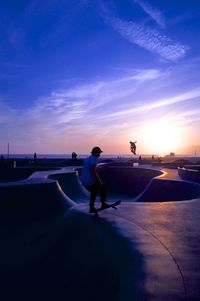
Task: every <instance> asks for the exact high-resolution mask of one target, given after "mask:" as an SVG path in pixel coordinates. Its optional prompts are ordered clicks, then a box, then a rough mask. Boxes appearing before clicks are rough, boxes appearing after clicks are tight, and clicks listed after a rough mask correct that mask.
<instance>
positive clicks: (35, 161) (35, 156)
mask: <svg viewBox="0 0 200 301" xmlns="http://www.w3.org/2000/svg"><path fill="white" fill-rule="evenodd" d="M36 163H37V154H36V153H34V155H33V164H34V165H36Z"/></svg>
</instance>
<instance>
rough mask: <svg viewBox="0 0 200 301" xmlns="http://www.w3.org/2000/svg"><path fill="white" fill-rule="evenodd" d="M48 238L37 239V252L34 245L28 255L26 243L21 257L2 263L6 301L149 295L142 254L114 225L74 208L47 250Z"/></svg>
mask: <svg viewBox="0 0 200 301" xmlns="http://www.w3.org/2000/svg"><path fill="white" fill-rule="evenodd" d="M55 231H56V227H55V228H54V232H55ZM48 235H50V234H48ZM8 239H9V238H8ZM47 240H48V239H47V237H45V236H43V237H41V238H40V239H39V240H37V241H35V242H34V243H35V244H37V254H36V255H35V256H34V254H32V253H33V251H32V250H33V249H34V250H35V249H36V246H34V248H32V247H33V246H32V245H30V247H29V249H28V248H26V254H24V255H25V258H26V260H24V259H23V258H24V257H23V252H25V248H23V245H22V248H21V256H20V261H19V260H18V261H17V262H16V264H14V265H13V264H9V262H8V260H7V262H8V264H6V265H1V271H0V278H1V279H0V281H1V282H0V283H1V290H0V299H1V300H4V301H6V300H29V301H32V300H34V301H35V300H38V301H39V300H43V301H45V300H48V301H51V300H59V301H60V300H63V301H64V300H73V301H80V300H87V301H102V300H103V301H111V300H112V301H114V300H117V301H124V300H126V301H134V300H147V294H146V293H145V289H144V283H145V273H144V261H143V257H142V254H141V253H140V252H139V251H138V250H137V244H135V245H133V243H130V242H129V241H128V239H127V238H125V237H123V236H122V235H121V234H120V232H119V231H118V229H117V228H115V227H114V226H113V225H111V224H109V223H108V222H106V221H104V220H103V219H101V220H99V221H97V220H95V219H94V216H91V215H88V214H85V213H83V212H80V211H78V210H76V209H70V210H68V211H67V212H66V215H65V218H64V221H63V225H62V227H61V226H59V227H58V229H57V235H55V233H54V241H51V244H49V243H46V249H44V246H45V242H47ZM41 245H43V249H42V250H41V252H39V250H40V246H41ZM11 247H13V252H15V248H14V246H11ZM18 252H20V250H18ZM11 253H12V252H10V254H11ZM29 255H30V256H29ZM28 256H29V257H30V259H29V260H28Z"/></svg>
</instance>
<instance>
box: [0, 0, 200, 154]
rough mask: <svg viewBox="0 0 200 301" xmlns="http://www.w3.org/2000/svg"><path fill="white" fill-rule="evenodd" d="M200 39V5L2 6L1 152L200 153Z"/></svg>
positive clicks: (116, 1) (89, 1) (76, 1)
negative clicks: (131, 145)
mask: <svg viewBox="0 0 200 301" xmlns="http://www.w3.org/2000/svg"><path fill="white" fill-rule="evenodd" d="M199 36H200V1H198V0H173V1H169V0H67V1H66V0H59V1H58V0H48V1H47V0H43V1H40V0H20V1H19V0H1V1H0V153H2V154H3V153H6V152H7V146H8V143H9V147H10V153H14V154H17V153H24V154H27V153H35V152H36V153H38V154H43V153H44V154H45V153H46V154H47V153H48V154H55V153H56V154H68V153H71V152H73V151H75V152H76V153H77V154H87V153H89V152H90V151H91V149H92V147H93V146H96V145H98V146H100V147H101V148H102V149H103V150H104V153H105V154H123V153H127V154H129V153H130V149H129V141H137V144H136V145H137V154H138V155H139V154H141V155H142V154H158V155H164V154H168V153H169V152H174V153H175V154H187V155H190V154H191V155H194V154H195V155H199V156H200V135H199V133H200V39H199ZM130 154H131V153H130Z"/></svg>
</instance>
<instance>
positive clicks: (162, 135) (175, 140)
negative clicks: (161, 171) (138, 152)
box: [142, 119, 181, 155]
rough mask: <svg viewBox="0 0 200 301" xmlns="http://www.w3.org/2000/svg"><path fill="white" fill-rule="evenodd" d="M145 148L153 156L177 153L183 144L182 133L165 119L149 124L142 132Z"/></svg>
mask: <svg viewBox="0 0 200 301" xmlns="http://www.w3.org/2000/svg"><path fill="white" fill-rule="evenodd" d="M142 132H143V133H142V135H143V137H145V138H144V141H143V143H144V148H145V149H146V152H148V153H152V154H159V155H166V154H168V153H170V152H176V150H177V148H178V147H179V146H180V144H181V131H180V129H179V128H177V127H176V125H175V124H173V123H172V122H171V121H169V120H166V119H163V120H158V121H156V122H153V123H149V124H148V125H147V126H145V128H143V130H142Z"/></svg>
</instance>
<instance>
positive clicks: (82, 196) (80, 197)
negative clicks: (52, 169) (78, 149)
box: [48, 171, 89, 203]
mask: <svg viewBox="0 0 200 301" xmlns="http://www.w3.org/2000/svg"><path fill="white" fill-rule="evenodd" d="M48 178H49V179H53V180H56V181H58V183H59V185H60V187H61V189H62V191H63V192H64V193H65V194H66V195H67V196H68V197H69V198H70V199H71V200H73V201H74V202H76V203H85V202H88V201H89V192H88V191H87V190H86V189H85V188H84V187H83V186H82V185H81V183H80V181H79V176H78V171H72V172H67V173H55V174H50V175H49V176H48Z"/></svg>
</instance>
